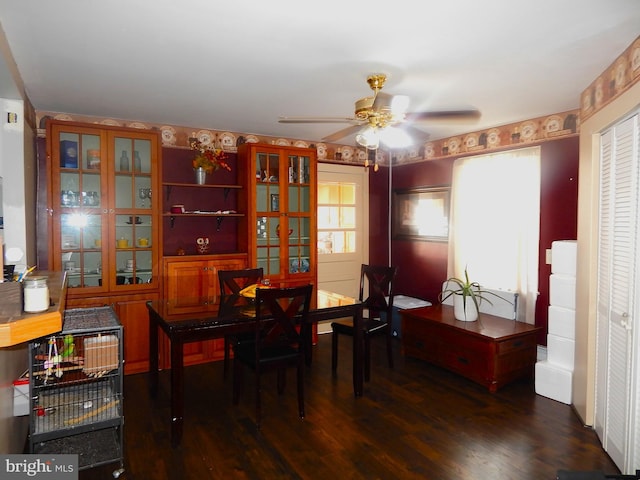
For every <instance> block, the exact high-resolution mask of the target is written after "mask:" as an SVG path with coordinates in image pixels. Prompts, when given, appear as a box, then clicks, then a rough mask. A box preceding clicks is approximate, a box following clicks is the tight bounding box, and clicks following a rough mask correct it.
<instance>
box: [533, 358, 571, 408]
mask: <svg viewBox="0 0 640 480" xmlns="http://www.w3.org/2000/svg"><path fill="white" fill-rule="evenodd" d="M572 382H573V372H572V371H571V370H567V369H565V368H562V367H558V366H557V365H552V364H550V363H549V362H548V361H546V360H545V361H542V362H538V363H536V379H535V384H536V393H537V394H538V395H542V396H543V397H547V398H550V399H552V400H556V401H558V402H562V403H565V404H567V405H571V396H572V392H573V384H572Z"/></svg>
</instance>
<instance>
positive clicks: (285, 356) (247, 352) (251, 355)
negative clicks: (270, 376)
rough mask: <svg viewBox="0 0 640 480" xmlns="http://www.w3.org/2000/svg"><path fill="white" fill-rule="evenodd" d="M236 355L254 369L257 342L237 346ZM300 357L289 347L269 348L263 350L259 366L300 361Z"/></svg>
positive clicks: (247, 342)
mask: <svg viewBox="0 0 640 480" xmlns="http://www.w3.org/2000/svg"><path fill="white" fill-rule="evenodd" d="M234 354H235V355H236V356H237V357H238V359H239V360H241V361H243V362H245V363H246V365H247V366H248V367H250V368H252V367H253V366H254V365H255V363H256V347H255V341H246V342H244V343H240V344H237V345H236V348H235V350H234ZM298 356H299V353H298V350H297V349H295V348H293V347H290V346H287V345H285V346H281V347H267V348H264V349H263V350H262V356H261V357H260V361H259V364H262V365H266V364H270V363H278V362H285V361H289V360H291V361H292V362H294V361H297V360H298Z"/></svg>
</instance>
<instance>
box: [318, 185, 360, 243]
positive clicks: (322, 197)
mask: <svg viewBox="0 0 640 480" xmlns="http://www.w3.org/2000/svg"><path fill="white" fill-rule="evenodd" d="M355 251H356V185H355V183H337V182H319V183H318V253H319V254H331V253H353V252H355Z"/></svg>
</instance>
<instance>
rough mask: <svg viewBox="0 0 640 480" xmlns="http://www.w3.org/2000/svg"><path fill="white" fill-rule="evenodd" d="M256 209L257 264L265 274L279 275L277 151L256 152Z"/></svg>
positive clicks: (278, 180)
mask: <svg viewBox="0 0 640 480" xmlns="http://www.w3.org/2000/svg"><path fill="white" fill-rule="evenodd" d="M255 171H256V211H257V213H258V217H257V225H256V228H257V244H256V248H257V252H256V253H257V255H256V257H257V266H258V267H262V268H263V269H264V274H265V275H279V274H280V264H281V259H280V257H281V253H280V243H281V242H280V235H281V231H280V229H281V227H280V156H279V155H278V154H277V153H264V152H257V153H256V158H255Z"/></svg>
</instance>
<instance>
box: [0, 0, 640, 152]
mask: <svg viewBox="0 0 640 480" xmlns="http://www.w3.org/2000/svg"><path fill="white" fill-rule="evenodd" d="M0 24H1V26H2V28H3V29H4V32H5V34H6V37H7V40H8V43H9V46H10V49H11V52H12V53H13V56H14V58H15V61H16V63H17V66H18V69H19V71H20V73H21V75H22V78H23V81H24V84H25V87H26V91H27V94H28V96H29V98H30V100H31V102H32V103H33V105H34V107H35V108H36V109H37V110H42V111H55V112H65V113H72V114H73V113H75V114H80V115H97V116H104V117H112V118H120V119H128V120H139V121H147V122H153V123H159V124H166V125H179V126H188V127H190V126H193V127H197V128H208V129H214V130H228V131H232V132H243V133H251V134H257V135H268V136H275V137H285V138H290V139H304V140H311V141H319V140H321V139H322V138H323V137H324V136H326V135H329V134H331V133H333V132H335V131H336V130H339V129H341V128H344V127H345V126H346V125H340V124H312V125H287V124H280V123H278V117H279V116H282V115H288V116H334V117H335V116H351V115H352V114H353V104H354V101H355V100H357V99H359V98H361V97H364V96H367V95H369V94H370V93H371V91H370V90H369V86H368V85H367V83H366V77H367V75H369V74H371V73H377V72H383V73H387V74H388V76H389V80H388V81H387V85H386V87H385V89H384V91H386V92H388V93H398V94H399V93H402V94H407V95H409V96H410V97H411V106H410V110H411V111H419V110H443V109H445V110H446V109H458V108H468V107H474V108H477V109H479V110H480V111H481V112H482V117H481V119H480V120H479V121H477V122H475V123H465V124H450V125H444V124H438V123H430V124H426V123H424V124H422V125H421V128H423V129H425V130H427V131H428V132H429V134H430V136H431V138H432V139H438V138H443V137H447V136H450V135H455V134H459V133H464V132H470V131H475V130H480V129H484V128H489V127H494V126H498V125H502V124H506V123H511V122H516V121H521V120H524V119H529V118H535V117H538V116H543V115H547V114H551V113H559V112H564V111H567V110H572V109H576V108H579V105H580V94H581V92H582V91H583V90H584V89H585V88H586V87H587V86H589V84H590V83H591V82H592V81H593V80H595V78H596V77H597V76H598V75H599V74H601V73H602V72H603V71H604V70H605V69H606V68H607V67H608V66H609V65H610V64H611V63H612V62H613V61H614V60H615V59H616V57H618V56H619V55H620V54H621V53H622V52H623V51H624V50H625V48H627V47H628V46H629V45H630V44H631V43H632V42H633V41H634V40H635V38H637V36H638V35H639V34H640V1H639V0H482V1H481V0H448V1H441V2H437V3H436V2H431V1H422V2H416V1H415V0H395V1H393V2H383V1H380V0H368V1H363V0H323V1H322V2H313V3H309V2H300V1H298V2H294V1H293V0H271V1H257V0H229V1H228V2H224V3H223V2H220V1H212V0H137V1H131V0H93V1H87V0H55V1H51V0H19V1H18V0H0ZM0 69H2V65H0ZM0 73H1V72H0ZM0 78H3V77H2V76H1V75H0ZM350 142H352V140H351V139H349V138H347V139H345V141H344V143H350Z"/></svg>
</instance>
